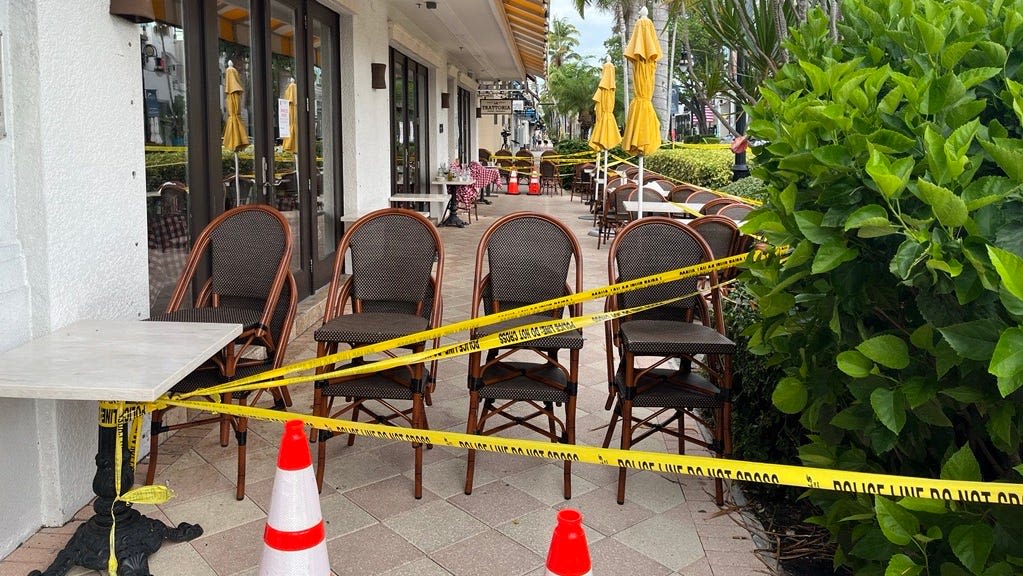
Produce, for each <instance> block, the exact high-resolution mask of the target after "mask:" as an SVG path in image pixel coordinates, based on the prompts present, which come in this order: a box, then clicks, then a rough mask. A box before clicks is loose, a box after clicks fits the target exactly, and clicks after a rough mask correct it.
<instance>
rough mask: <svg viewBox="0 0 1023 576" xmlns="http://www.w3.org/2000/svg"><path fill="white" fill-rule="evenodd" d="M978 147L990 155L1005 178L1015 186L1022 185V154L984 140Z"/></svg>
mask: <svg viewBox="0 0 1023 576" xmlns="http://www.w3.org/2000/svg"><path fill="white" fill-rule="evenodd" d="M980 145H981V146H983V147H984V150H986V151H987V153H988V154H990V155H991V158H993V159H994V161H995V163H997V164H998V167H999V168H1001V169H1002V170H1003V171H1004V172H1005V175H1006V176H1008V177H1009V178H1010V179H1011V180H1012V181H1013V182H1014V183H1016V184H1020V183H1023V152H1020V151H1019V150H1013V149H1011V148H1008V147H1005V146H999V145H998V144H995V143H993V142H987V141H985V140H981V141H980Z"/></svg>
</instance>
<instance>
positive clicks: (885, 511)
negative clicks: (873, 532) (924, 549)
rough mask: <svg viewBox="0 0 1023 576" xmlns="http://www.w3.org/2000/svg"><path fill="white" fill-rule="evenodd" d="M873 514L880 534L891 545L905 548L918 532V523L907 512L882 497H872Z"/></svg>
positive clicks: (914, 517)
mask: <svg viewBox="0 0 1023 576" xmlns="http://www.w3.org/2000/svg"><path fill="white" fill-rule="evenodd" d="M874 513H875V514H876V515H877V522H878V524H880V525H881V532H883V533H884V537H885V538H887V539H888V541H889V542H891V543H892V544H896V545H898V546H905V545H906V544H909V542H910V540H912V539H913V535H914V534H916V533H918V532H920V522H919V521H918V520H917V519H916V516H913V514H911V513H910V512H909V511H908V510H906V509H905V508H903V507H902V506H899V505H898V504H896V503H895V502H892V501H891V500H889V499H887V498H885V497H884V496H875V497H874Z"/></svg>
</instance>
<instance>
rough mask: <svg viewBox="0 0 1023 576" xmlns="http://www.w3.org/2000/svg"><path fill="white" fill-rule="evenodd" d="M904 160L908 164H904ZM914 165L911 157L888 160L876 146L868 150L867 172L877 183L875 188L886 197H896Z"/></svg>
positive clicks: (907, 180)
mask: <svg viewBox="0 0 1023 576" xmlns="http://www.w3.org/2000/svg"><path fill="white" fill-rule="evenodd" d="M906 161H908V163H909V165H908V167H907V166H906ZM914 165H915V163H914V161H913V159H912V158H903V159H902V160H898V161H897V162H894V163H893V162H890V161H889V160H888V159H887V158H886V157H885V155H884V154H882V153H881V152H880V151H878V150H877V149H876V148H872V149H871V151H870V160H868V161H867V166H866V170H867V174H868V175H869V176H870V178H871V179H872V180H873V181H874V184H875V185H877V189H878V191H879V192H881V194H882V195H883V196H884V197H885V198H888V199H893V198H898V197H899V195H900V194H901V193H902V191H903V190H905V188H906V184H908V183H909V174H910V172H911V171H912V168H913V166H914Z"/></svg>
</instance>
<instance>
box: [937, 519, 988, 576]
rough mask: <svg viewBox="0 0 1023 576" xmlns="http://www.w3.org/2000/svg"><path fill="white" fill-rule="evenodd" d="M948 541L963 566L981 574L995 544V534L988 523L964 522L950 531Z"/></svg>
mask: <svg viewBox="0 0 1023 576" xmlns="http://www.w3.org/2000/svg"><path fill="white" fill-rule="evenodd" d="M948 543H949V545H950V546H952V552H954V553H955V555H956V558H958V559H959V561H960V562H962V563H963V566H966V567H967V568H968V569H969V570H970V572H973V573H974V574H980V573H981V572H982V571H983V570H984V566H985V565H986V564H987V559H988V555H990V554H991V548H992V547H993V546H994V534H993V533H992V530H991V527H990V526H988V525H987V524H983V523H977V524H964V525H959V526H956V527H955V528H953V529H952V531H951V532H949V534H948Z"/></svg>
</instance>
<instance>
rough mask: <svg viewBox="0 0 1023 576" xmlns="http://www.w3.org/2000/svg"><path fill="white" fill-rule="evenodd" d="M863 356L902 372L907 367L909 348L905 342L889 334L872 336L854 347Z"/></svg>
mask: <svg viewBox="0 0 1023 576" xmlns="http://www.w3.org/2000/svg"><path fill="white" fill-rule="evenodd" d="M856 349H857V350H859V351H860V352H861V353H862V354H863V355H864V356H866V357H867V358H870V359H871V360H873V361H874V362H877V363H878V364H880V365H882V366H884V367H886V368H894V369H896V370H902V369H903V368H905V367H906V366H909V348H908V347H907V346H906V342H905V340H903V339H902V338H899V337H897V336H893V335H891V334H882V335H880V336H874V337H873V338H869V339H867V340H864V341H863V342H860V344H859V346H857V347H856Z"/></svg>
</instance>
